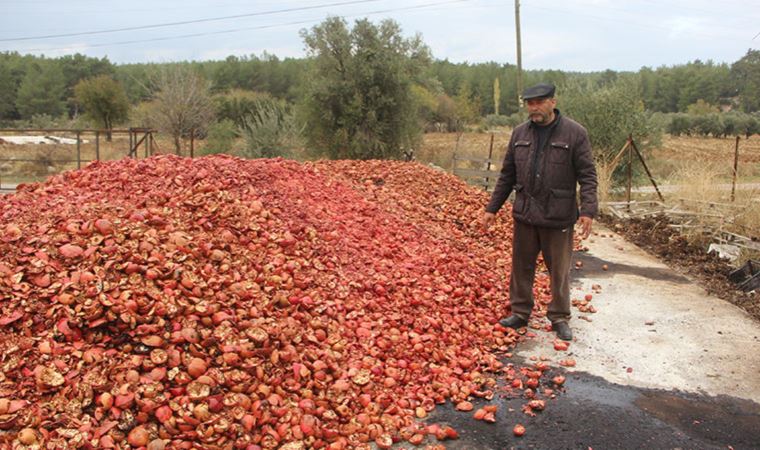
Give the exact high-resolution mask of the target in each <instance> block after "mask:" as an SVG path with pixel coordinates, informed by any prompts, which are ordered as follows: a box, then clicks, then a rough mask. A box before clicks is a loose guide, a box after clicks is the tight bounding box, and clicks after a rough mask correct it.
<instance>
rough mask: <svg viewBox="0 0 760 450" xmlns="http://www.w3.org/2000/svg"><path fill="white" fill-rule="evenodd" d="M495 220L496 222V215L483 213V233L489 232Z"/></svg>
mask: <svg viewBox="0 0 760 450" xmlns="http://www.w3.org/2000/svg"><path fill="white" fill-rule="evenodd" d="M494 220H496V214H494V213H490V212H485V213H483V219H482V221H481V227H482V229H483V231H488V229H489V228H491V225H492V224H493V222H494Z"/></svg>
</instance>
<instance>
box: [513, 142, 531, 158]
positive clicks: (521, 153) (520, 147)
mask: <svg viewBox="0 0 760 450" xmlns="http://www.w3.org/2000/svg"><path fill="white" fill-rule="evenodd" d="M514 152H515V161H525V160H527V159H528V155H529V154H530V141H517V142H515V143H514Z"/></svg>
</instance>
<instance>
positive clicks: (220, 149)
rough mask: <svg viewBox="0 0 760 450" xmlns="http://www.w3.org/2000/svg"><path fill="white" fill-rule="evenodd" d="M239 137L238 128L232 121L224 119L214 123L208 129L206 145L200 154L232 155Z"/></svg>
mask: <svg viewBox="0 0 760 450" xmlns="http://www.w3.org/2000/svg"><path fill="white" fill-rule="evenodd" d="M237 136H238V130H237V127H236V126H235V123H234V122H232V121H231V120H229V119H223V120H219V121H217V122H214V123H212V124H211V125H210V126H209V127H208V136H207V137H206V145H205V146H204V147H203V148H202V149H201V150H200V154H202V155H212V154H216V153H230V152H231V151H232V147H233V145H234V143H235V139H236V138H237Z"/></svg>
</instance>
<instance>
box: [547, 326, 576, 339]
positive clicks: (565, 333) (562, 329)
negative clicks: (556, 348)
mask: <svg viewBox="0 0 760 450" xmlns="http://www.w3.org/2000/svg"><path fill="white" fill-rule="evenodd" d="M552 330H554V332H555V333H557V337H558V338H560V339H562V340H563V341H572V340H573V330H571V329H570V325H568V324H567V322H557V323H553V324H552Z"/></svg>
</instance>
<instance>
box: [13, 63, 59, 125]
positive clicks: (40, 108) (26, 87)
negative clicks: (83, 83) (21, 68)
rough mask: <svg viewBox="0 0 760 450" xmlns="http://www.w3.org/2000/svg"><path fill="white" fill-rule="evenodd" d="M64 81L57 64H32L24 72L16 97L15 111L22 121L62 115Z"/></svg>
mask: <svg viewBox="0 0 760 450" xmlns="http://www.w3.org/2000/svg"><path fill="white" fill-rule="evenodd" d="M64 89H65V81H64V77H63V72H62V71H61V68H60V67H59V66H58V65H57V64H53V63H51V62H48V61H41V62H39V63H35V64H32V65H31V67H29V69H28V70H27V72H26V75H25V76H24V79H23V81H22V82H21V86H19V89H18V96H17V97H16V109H18V112H19V114H20V116H21V118H23V119H30V118H32V116H35V115H40V114H47V115H50V116H53V117H57V116H60V115H61V114H63V112H64V110H65V107H66V104H65V102H64V100H63V96H64Z"/></svg>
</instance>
